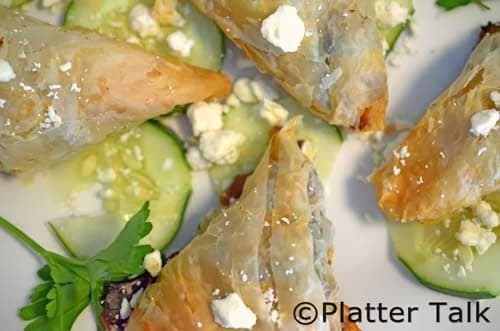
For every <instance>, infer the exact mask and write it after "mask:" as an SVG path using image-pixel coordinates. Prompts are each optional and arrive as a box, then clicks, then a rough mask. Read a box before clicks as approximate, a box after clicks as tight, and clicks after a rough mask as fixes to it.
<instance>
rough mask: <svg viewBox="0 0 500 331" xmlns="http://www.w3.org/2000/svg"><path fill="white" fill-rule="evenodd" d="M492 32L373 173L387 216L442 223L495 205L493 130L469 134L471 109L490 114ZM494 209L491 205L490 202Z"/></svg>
mask: <svg viewBox="0 0 500 331" xmlns="http://www.w3.org/2000/svg"><path fill="white" fill-rule="evenodd" d="M499 63H500V34H499V33H494V32H490V33H487V34H486V35H485V36H484V38H483V39H482V41H481V42H480V43H479V45H478V46H477V48H476V49H475V51H474V52H473V54H472V56H471V57H470V59H469V61H468V63H467V65H466V67H465V69H464V71H463V72H462V73H461V75H460V76H459V77H458V79H457V80H456V81H455V82H454V83H453V84H452V85H451V86H450V87H449V88H448V89H447V90H446V91H444V92H443V94H442V95H441V96H440V97H439V98H438V99H437V100H436V101H435V102H434V103H433V104H432V105H431V106H430V108H429V110H428V111H427V113H426V115H425V116H424V117H423V119H422V120H421V121H420V122H419V123H418V125H417V126H416V127H415V128H414V129H413V130H412V131H411V132H410V134H409V136H408V137H407V138H406V139H405V140H404V141H403V142H402V143H401V145H400V147H399V148H398V149H397V150H395V151H394V155H393V157H392V158H391V159H390V160H389V161H388V162H387V163H385V164H384V165H383V166H382V167H380V168H379V169H378V170H376V172H375V173H374V175H373V181H374V183H375V185H376V189H377V195H378V199H379V205H380V207H381V209H382V210H383V211H384V213H385V214H386V215H387V216H388V217H389V218H391V219H396V220H407V221H423V222H426V221H434V220H444V219H447V218H450V217H452V216H453V215H457V214H460V213H461V212H462V211H466V210H467V208H472V209H474V208H475V207H476V206H477V205H478V204H479V203H480V202H481V201H482V200H486V201H490V202H489V203H490V204H492V205H493V207H494V206H495V203H494V202H495V201H497V202H496V204H497V206H498V198H497V197H498V195H499V191H500V130H498V129H496V128H493V129H492V130H491V131H490V132H489V133H488V134H487V135H477V134H474V132H473V131H474V130H472V128H471V127H472V121H471V119H472V117H473V115H474V114H477V113H479V112H484V111H485V110H487V111H490V112H493V113H494V112H495V111H498V109H499V105H498V103H496V102H495V100H496V98H497V96H498V93H500V66H499ZM496 208H497V209H498V207H496Z"/></svg>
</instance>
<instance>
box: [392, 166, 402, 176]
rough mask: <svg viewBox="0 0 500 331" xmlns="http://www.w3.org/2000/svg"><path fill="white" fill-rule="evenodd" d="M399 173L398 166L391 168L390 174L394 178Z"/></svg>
mask: <svg viewBox="0 0 500 331" xmlns="http://www.w3.org/2000/svg"><path fill="white" fill-rule="evenodd" d="M400 173H401V169H400V168H399V167H398V166H394V167H392V174H393V175H394V176H399V174H400Z"/></svg>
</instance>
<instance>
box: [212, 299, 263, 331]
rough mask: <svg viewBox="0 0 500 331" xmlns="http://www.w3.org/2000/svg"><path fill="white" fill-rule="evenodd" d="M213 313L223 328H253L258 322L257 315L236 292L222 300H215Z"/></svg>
mask: <svg viewBox="0 0 500 331" xmlns="http://www.w3.org/2000/svg"><path fill="white" fill-rule="evenodd" d="M212 313H213V314H214V320H215V322H216V323H217V324H219V325H220V326H222V327H223V328H228V329H246V330H251V329H252V328H253V326H254V325H255V323H256V322H257V316H256V315H255V314H254V313H253V312H252V311H251V310H250V308H248V307H247V306H246V305H245V303H244V302H243V300H242V299H241V297H240V296H239V295H238V294H236V293H231V294H229V295H228V296H227V297H225V298H224V299H221V300H213V301H212Z"/></svg>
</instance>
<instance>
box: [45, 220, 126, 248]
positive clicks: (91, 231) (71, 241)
mask: <svg viewBox="0 0 500 331" xmlns="http://www.w3.org/2000/svg"><path fill="white" fill-rule="evenodd" d="M124 226H125V221H124V220H123V218H121V217H119V216H117V215H112V214H106V215H102V216H71V217H66V218H61V219H57V220H54V221H51V222H50V227H51V228H52V230H53V231H54V232H55V234H56V235H57V237H58V238H59V240H60V241H61V242H62V243H63V245H64V247H66V249H67V250H68V252H69V253H70V254H71V255H73V256H78V257H91V256H95V255H96V254H97V253H98V252H99V251H100V250H101V249H102V248H104V247H108V246H109V244H111V243H112V242H113V240H114V239H115V237H116V236H113V235H112V234H118V233H119V232H120V230H122V229H123V227H124Z"/></svg>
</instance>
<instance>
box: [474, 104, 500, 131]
mask: <svg viewBox="0 0 500 331" xmlns="http://www.w3.org/2000/svg"><path fill="white" fill-rule="evenodd" d="M499 119H500V112H498V111H497V110H496V109H488V110H483V111H480V112H477V113H475V114H474V115H472V117H471V119H470V120H471V128H470V132H471V133H472V134H473V135H475V136H476V137H479V136H482V137H487V136H488V135H489V134H490V131H491V130H493V128H495V126H496V124H497V122H498V120H499Z"/></svg>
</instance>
